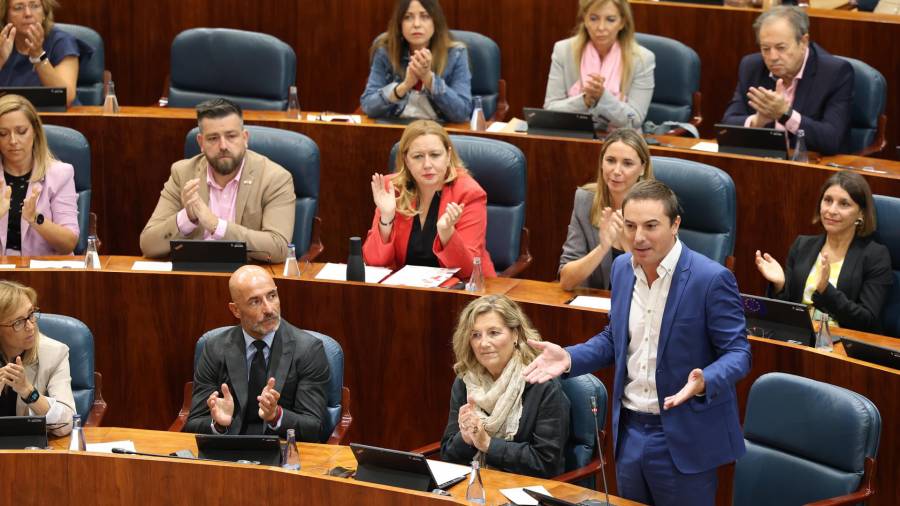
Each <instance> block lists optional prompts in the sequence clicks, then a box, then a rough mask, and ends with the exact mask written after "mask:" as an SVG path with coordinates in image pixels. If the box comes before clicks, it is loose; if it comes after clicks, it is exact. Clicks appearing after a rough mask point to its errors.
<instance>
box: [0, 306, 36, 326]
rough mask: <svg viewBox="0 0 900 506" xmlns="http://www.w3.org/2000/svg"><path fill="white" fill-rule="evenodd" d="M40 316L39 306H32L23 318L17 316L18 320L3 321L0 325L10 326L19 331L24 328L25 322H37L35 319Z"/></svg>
mask: <svg viewBox="0 0 900 506" xmlns="http://www.w3.org/2000/svg"><path fill="white" fill-rule="evenodd" d="M40 317H41V308H38V307H36V308H34V309H32V310H31V312H30V313H28V314H27V315H26V316H25V317H24V318H19V319H18V320H13V322H12V323H3V324H0V327H12V329H13V330H15V331H16V332H21V331H22V329H24V328H25V322H26V321H29V322H31V324H32V325H34V324H35V323H37V321H38V320H39V319H40Z"/></svg>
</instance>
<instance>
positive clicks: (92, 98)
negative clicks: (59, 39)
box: [53, 23, 106, 105]
mask: <svg viewBox="0 0 900 506" xmlns="http://www.w3.org/2000/svg"><path fill="white" fill-rule="evenodd" d="M53 27H54V28H57V29H59V30H62V31H64V32H66V33H69V34H70V35H72V36H74V37H75V38H76V39H78V40H80V41H81V42H84V43H85V44H87V45H89V46H91V47H92V48H94V54H92V55H91V57H90V58H88V59H82V60H81V61H80V62H79V65H78V83H77V86H76V91H77V94H78V101H79V102H81V105H102V104H103V98H104V96H103V91H104V90H103V71H104V70H105V69H104V65H105V64H106V60H105V58H106V56H105V54H104V50H103V37H100V34H99V33H97V32H96V31H94V30H93V29H92V28H88V27H86V26H81V25H70V24H66V23H54V24H53Z"/></svg>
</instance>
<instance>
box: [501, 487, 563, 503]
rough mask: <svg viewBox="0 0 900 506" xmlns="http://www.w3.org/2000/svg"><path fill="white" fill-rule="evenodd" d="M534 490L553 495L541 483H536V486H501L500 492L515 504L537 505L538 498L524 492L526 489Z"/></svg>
mask: <svg viewBox="0 0 900 506" xmlns="http://www.w3.org/2000/svg"><path fill="white" fill-rule="evenodd" d="M526 488H527V489H528V490H534V491H535V492H540V493H542V494H546V495H549V496H551V497H552V496H553V494H551V493H550V492H548V491H547V489H546V488H544V487H542V486H541V485H536V486H534V487H519V488H501V489H500V493H501V494H503V495H505V496H506V498H507V499H509V500H510V501H512V502H513V503H514V504H520V505H526V504H527V505H534V506H537V503H538V502H537V499H535V498H533V497H531V496H530V495H528V494H526V493H525V492H524V489H526Z"/></svg>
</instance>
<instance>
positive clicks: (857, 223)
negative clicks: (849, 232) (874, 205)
mask: <svg viewBox="0 0 900 506" xmlns="http://www.w3.org/2000/svg"><path fill="white" fill-rule="evenodd" d="M855 223H856V226H857V227H861V226H862V224H863V219H862V218H857V219H856V222H855Z"/></svg>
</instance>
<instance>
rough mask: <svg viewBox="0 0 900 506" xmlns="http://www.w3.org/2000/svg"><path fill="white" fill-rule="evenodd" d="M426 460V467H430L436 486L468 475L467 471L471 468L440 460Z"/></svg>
mask: <svg viewBox="0 0 900 506" xmlns="http://www.w3.org/2000/svg"><path fill="white" fill-rule="evenodd" d="M426 462H428V468H429V469H431V474H432V475H433V476H434V481H435V483H437V484H438V486H440V485H443V484H444V483H449V482H451V481H454V480H457V479H459V478H461V477H463V476H468V474H469V472H470V471H471V470H472V468H471V467H469V466H462V465H459V464H451V463H449V462H441V461H440V460H428V461H426Z"/></svg>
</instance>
